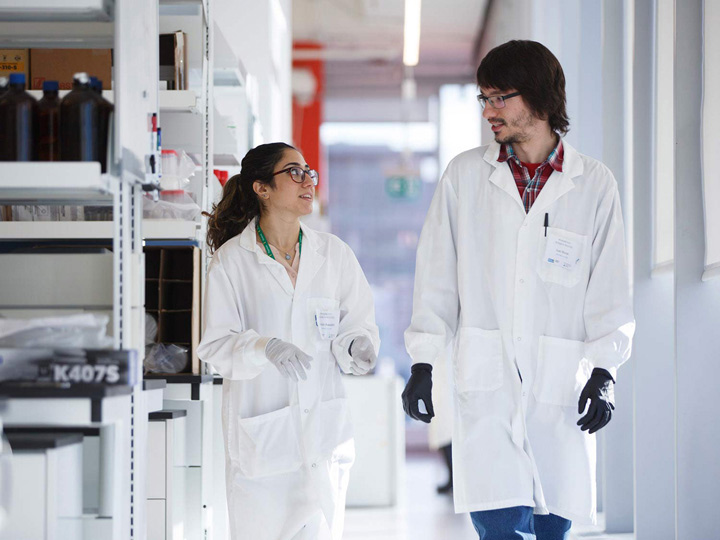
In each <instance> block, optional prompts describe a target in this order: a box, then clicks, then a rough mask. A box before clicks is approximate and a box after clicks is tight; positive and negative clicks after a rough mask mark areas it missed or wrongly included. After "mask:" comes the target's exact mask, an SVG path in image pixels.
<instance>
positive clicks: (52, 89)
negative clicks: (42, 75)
mask: <svg viewBox="0 0 720 540" xmlns="http://www.w3.org/2000/svg"><path fill="white" fill-rule="evenodd" d="M59 89H60V86H59V84H58V82H57V81H45V82H43V97H42V99H41V100H40V101H39V102H38V133H39V142H38V158H39V159H40V161H60V139H59V137H60V98H59V97H58V92H59Z"/></svg>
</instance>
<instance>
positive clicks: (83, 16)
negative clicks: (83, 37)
mask: <svg viewBox="0 0 720 540" xmlns="http://www.w3.org/2000/svg"><path fill="white" fill-rule="evenodd" d="M113 11H114V2H113V1H112V0H110V1H106V0H62V2H58V0H23V2H22V6H20V5H17V4H16V5H11V6H8V5H7V3H6V2H3V3H2V4H0V21H12V22H38V21H54V22H58V21H63V22H65V21H70V22H81V21H111V20H112V19H113Z"/></svg>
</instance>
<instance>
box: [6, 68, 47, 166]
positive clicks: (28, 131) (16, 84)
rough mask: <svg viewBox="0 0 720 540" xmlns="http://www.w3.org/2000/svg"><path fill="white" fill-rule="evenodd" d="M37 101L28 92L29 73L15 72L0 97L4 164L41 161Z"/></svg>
mask: <svg viewBox="0 0 720 540" xmlns="http://www.w3.org/2000/svg"><path fill="white" fill-rule="evenodd" d="M37 119H38V103H37V100H36V99H35V98H34V97H32V96H31V95H30V94H28V93H27V92H26V91H25V74H24V73H12V74H11V75H10V84H9V88H8V90H7V92H6V93H5V94H4V95H3V96H2V98H0V161H35V160H37Z"/></svg>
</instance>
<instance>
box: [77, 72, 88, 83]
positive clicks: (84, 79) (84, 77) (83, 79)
mask: <svg viewBox="0 0 720 540" xmlns="http://www.w3.org/2000/svg"><path fill="white" fill-rule="evenodd" d="M73 81H77V82H79V83H80V84H89V83H90V77H89V76H88V74H87V73H85V72H84V71H80V72H78V73H76V74H75V75H73Z"/></svg>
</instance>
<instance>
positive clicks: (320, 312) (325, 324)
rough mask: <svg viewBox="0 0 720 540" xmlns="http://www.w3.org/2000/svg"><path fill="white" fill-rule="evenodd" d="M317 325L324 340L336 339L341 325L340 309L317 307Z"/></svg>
mask: <svg viewBox="0 0 720 540" xmlns="http://www.w3.org/2000/svg"><path fill="white" fill-rule="evenodd" d="M315 326H317V328H318V331H319V332H320V337H321V338H322V339H323V340H332V339H335V338H336V337H337V334H338V327H339V326H340V310H339V309H322V308H317V309H316V310H315Z"/></svg>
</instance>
